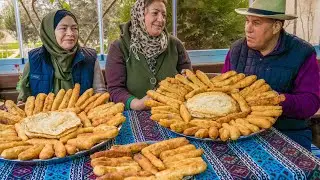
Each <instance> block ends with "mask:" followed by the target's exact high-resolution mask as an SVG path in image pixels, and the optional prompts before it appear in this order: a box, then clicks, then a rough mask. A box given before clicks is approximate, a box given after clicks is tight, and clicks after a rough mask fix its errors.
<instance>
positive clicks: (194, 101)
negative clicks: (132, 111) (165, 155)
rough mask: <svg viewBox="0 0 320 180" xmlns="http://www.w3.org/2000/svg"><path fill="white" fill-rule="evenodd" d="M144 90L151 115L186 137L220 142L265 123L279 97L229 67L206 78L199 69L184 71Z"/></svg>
mask: <svg viewBox="0 0 320 180" xmlns="http://www.w3.org/2000/svg"><path fill="white" fill-rule="evenodd" d="M147 94H148V96H150V97H151V100H147V101H146V102H145V105H146V106H149V107H151V114H152V115H151V117H150V118H151V119H152V120H154V121H157V122H158V123H159V124H160V125H162V126H164V127H167V128H170V129H171V130H172V131H175V132H177V133H183V134H184V135H186V136H195V137H197V138H211V139H213V140H222V141H227V140H229V139H231V140H237V139H238V138H239V137H244V136H248V135H250V134H252V133H258V132H260V131H261V130H263V129H268V128H271V127H272V125H273V124H274V123H275V122H276V119H277V118H278V117H279V116H280V115H281V114H282V107H281V106H279V104H280V102H282V101H284V100H285V96H284V95H279V94H278V93H277V92H275V91H273V90H272V89H271V87H270V86H269V85H268V84H267V83H266V82H265V80H263V79H257V76H255V75H250V76H246V75H245V74H243V73H237V72H235V71H228V72H226V73H223V74H220V75H218V76H215V77H213V78H211V79H210V78H209V77H208V76H207V75H206V74H205V73H203V72H201V71H199V70H197V71H196V73H193V72H192V71H190V70H187V71H186V74H185V76H184V75H181V74H177V75H176V76H175V78H166V79H165V80H163V81H161V82H160V83H159V87H158V88H157V90H155V91H154V90H149V91H148V92H147Z"/></svg>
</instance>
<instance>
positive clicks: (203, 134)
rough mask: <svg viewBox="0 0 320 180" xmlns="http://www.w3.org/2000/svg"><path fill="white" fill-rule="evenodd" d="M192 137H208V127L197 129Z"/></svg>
mask: <svg viewBox="0 0 320 180" xmlns="http://www.w3.org/2000/svg"><path fill="white" fill-rule="evenodd" d="M194 137H196V138H207V137H209V130H208V129H199V130H198V131H197V132H196V133H195V134H194Z"/></svg>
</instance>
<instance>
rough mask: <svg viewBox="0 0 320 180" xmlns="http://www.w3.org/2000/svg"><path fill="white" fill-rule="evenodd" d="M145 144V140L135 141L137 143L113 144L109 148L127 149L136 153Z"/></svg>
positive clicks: (145, 145)
mask: <svg viewBox="0 0 320 180" xmlns="http://www.w3.org/2000/svg"><path fill="white" fill-rule="evenodd" d="M147 146H148V144H147V143H145V142H137V143H132V144H127V145H113V146H112V147H111V150H112V149H114V150H123V151H129V152H131V153H138V152H140V151H141V150H142V149H143V148H145V147H147Z"/></svg>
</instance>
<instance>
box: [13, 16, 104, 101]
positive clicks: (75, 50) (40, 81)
mask: <svg viewBox="0 0 320 180" xmlns="http://www.w3.org/2000/svg"><path fill="white" fill-rule="evenodd" d="M78 36H79V31H78V22H77V19H76V18H75V16H74V15H73V14H72V13H71V12H69V11H67V10H58V11H53V12H51V13H49V14H47V15H46V16H45V17H44V18H43V20H42V22H41V27H40V38H41V41H42V43H43V46H42V47H40V48H36V49H33V50H32V51H30V52H29V63H27V64H26V66H25V68H24V72H23V77H22V80H21V90H20V93H19V97H18V101H25V100H26V99H27V97H28V96H31V95H32V96H36V95H37V94H39V93H46V94H48V93H49V92H53V93H55V94H56V93H57V92H58V91H59V90H60V89H65V90H67V89H71V88H73V86H74V84H75V83H79V84H80V87H81V88H80V94H82V93H83V92H84V91H85V90H87V89H89V88H92V87H93V88H94V90H95V91H96V92H104V91H106V88H105V84H104V79H103V76H102V73H101V70H100V66H99V62H98V61H97V54H96V51H95V50H93V49H90V48H84V47H80V45H79V44H78Z"/></svg>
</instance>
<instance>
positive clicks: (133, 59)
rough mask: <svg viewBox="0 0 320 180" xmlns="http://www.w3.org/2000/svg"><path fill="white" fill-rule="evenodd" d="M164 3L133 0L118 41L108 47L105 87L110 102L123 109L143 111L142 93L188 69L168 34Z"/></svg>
mask: <svg viewBox="0 0 320 180" xmlns="http://www.w3.org/2000/svg"><path fill="white" fill-rule="evenodd" d="M166 5H167V1H166V0H137V1H136V3H135V5H134V6H133V7H132V9H131V20H130V21H129V22H128V23H126V24H124V25H122V26H121V37H120V39H119V40H117V41H115V42H114V43H113V44H111V46H110V49H109V54H108V58H107V59H108V61H107V64H106V74H105V76H106V83H107V87H108V91H109V92H110V95H111V99H112V100H113V101H115V102H123V103H125V104H126V109H133V110H143V109H145V108H146V107H145V105H144V101H145V100H146V99H147V98H148V97H147V96H146V92H147V91H148V90H150V89H154V88H155V87H156V85H157V83H158V82H160V81H161V80H163V79H165V78H166V77H173V76H174V75H176V74H177V73H180V72H181V71H182V69H191V63H190V59H189V57H188V55H187V53H186V50H185V49H184V47H183V45H182V43H181V41H180V40H178V39H177V38H175V37H173V36H171V35H169V34H168V32H167V31H166V29H165V25H166Z"/></svg>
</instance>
